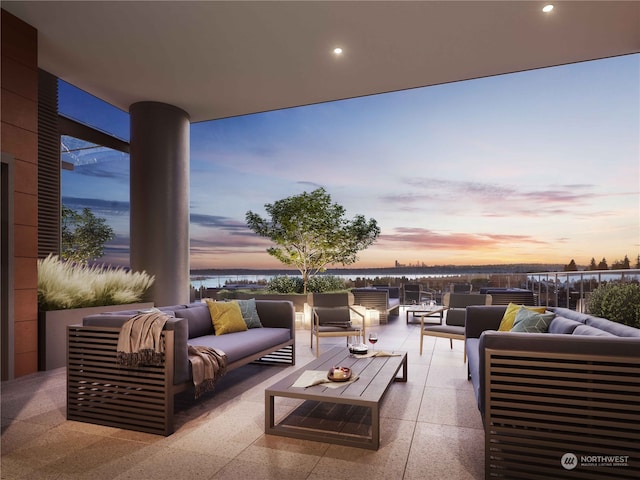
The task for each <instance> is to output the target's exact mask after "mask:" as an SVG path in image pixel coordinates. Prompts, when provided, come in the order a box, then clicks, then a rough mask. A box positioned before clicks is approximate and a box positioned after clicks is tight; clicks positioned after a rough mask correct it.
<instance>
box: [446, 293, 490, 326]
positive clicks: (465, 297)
mask: <svg viewBox="0 0 640 480" xmlns="http://www.w3.org/2000/svg"><path fill="white" fill-rule="evenodd" d="M442 303H444V305H445V306H447V307H449V309H448V310H447V312H446V317H445V321H446V324H447V325H452V326H458V327H464V325H465V323H466V316H467V307H469V306H472V305H491V295H484V294H479V293H446V294H445V295H444V298H443V300H442Z"/></svg>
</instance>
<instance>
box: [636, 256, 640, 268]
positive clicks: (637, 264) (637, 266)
mask: <svg viewBox="0 0 640 480" xmlns="http://www.w3.org/2000/svg"><path fill="white" fill-rule="evenodd" d="M635 268H640V255H638V257H637V258H636V266H635Z"/></svg>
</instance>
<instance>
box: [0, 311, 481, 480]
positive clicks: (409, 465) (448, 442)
mask: <svg viewBox="0 0 640 480" xmlns="http://www.w3.org/2000/svg"><path fill="white" fill-rule="evenodd" d="M372 329H374V330H376V331H377V332H378V334H379V337H380V340H379V342H378V343H377V344H376V348H377V349H381V350H388V349H396V350H405V351H407V352H408V362H409V365H408V373H409V379H408V382H407V383H394V384H392V385H391V387H390V388H389V390H388V392H387V395H386V396H385V399H384V401H383V405H382V409H381V446H380V449H379V450H377V451H371V450H364V449H359V448H351V447H342V446H337V445H330V444H326V443H321V442H311V441H305V440H296V439H289V438H285V437H276V436H271V435H265V434H264V389H265V388H266V387H268V386H269V385H270V384H272V383H274V382H276V381H277V380H279V379H280V378H282V377H283V376H285V375H288V374H289V373H291V371H293V369H298V368H300V367H303V366H304V365H305V364H306V363H308V362H309V361H311V360H312V359H314V358H315V352H314V351H313V350H311V349H310V348H309V331H308V330H302V329H301V330H298V331H297V334H296V366H295V367H281V366H263V365H247V366H245V367H242V368H240V369H237V370H235V371H232V372H230V373H228V374H227V375H226V376H225V377H224V378H223V379H222V380H221V381H220V382H219V383H218V385H217V387H216V390H215V391H214V392H211V393H209V394H207V395H206V396H205V397H204V398H201V399H200V400H199V401H197V402H194V401H192V400H191V399H190V398H188V397H181V398H180V399H178V400H177V402H176V403H177V406H176V409H177V413H176V432H175V433H174V434H173V435H170V436H169V437H162V436H157V435H150V434H145V433H139V432H131V431H127V430H122V429H117V428H111V427H103V426H98V425H91V424H86V423H80V422H74V421H67V420H66V418H65V414H66V412H65V408H66V398H65V382H66V371H65V369H64V368H62V369H57V370H53V371H50V372H39V373H37V374H33V375H29V376H26V377H22V378H19V379H16V380H12V381H8V382H2V384H1V391H0V396H1V400H2V403H1V412H0V413H1V415H2V437H1V440H0V451H1V463H0V472H1V478H2V479H7V480H14V479H16V480H17V479H20V480H44V479H46V480H54V479H55V480H67V479H78V480H82V479H87V480H89V479H91V480H103V479H104V480H106V479H109V480H111V479H114V480H124V479H136V480H147V479H149V480H162V479H171V480H182V479H188V480H193V479H202V480H217V479H221V480H222V479H228V480H235V479H239V480H261V479H277V480H289V479H291V480H298V479H299V480H303V479H309V480H325V479H326V480H342V479H344V480H354V479H367V480H376V479H380V480H382V479H384V480H396V479H398V480H399V479H406V480H413V479H416V480H417V479H420V480H424V479H438V480H440V479H447V480H480V479H482V478H483V470H484V434H483V429H482V421H481V418H480V414H479V412H478V409H477V407H476V404H475V398H474V395H473V389H472V387H471V384H470V383H469V382H468V381H467V376H466V372H467V370H466V365H465V364H464V362H463V359H462V347H463V344H462V342H459V341H454V343H453V350H450V348H449V341H448V340H447V339H435V338H431V337H425V345H424V350H423V354H422V356H421V355H419V354H418V346H419V326H418V325H415V324H409V325H407V324H406V323H405V317H404V312H403V311H402V310H401V311H400V315H399V316H392V317H390V319H389V323H388V324H387V325H381V326H376V327H372ZM343 342H344V339H342V338H337V339H330V338H327V339H322V340H321V342H320V346H321V350H322V351H324V350H325V349H326V348H330V347H331V346H332V345H341V344H343ZM295 405H296V403H295V402H294V401H291V403H290V404H288V403H287V402H286V401H285V402H279V404H278V410H279V411H278V412H277V414H280V415H284V414H286V413H287V411H289V410H291V409H293V408H295Z"/></svg>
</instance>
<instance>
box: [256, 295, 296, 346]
mask: <svg viewBox="0 0 640 480" xmlns="http://www.w3.org/2000/svg"><path fill="white" fill-rule="evenodd" d="M256 310H257V311H258V316H259V317H260V323H262V326H264V327H271V328H288V329H289V330H290V331H291V338H295V334H296V331H295V326H296V311H295V309H294V307H293V303H292V302H290V301H288V300H256Z"/></svg>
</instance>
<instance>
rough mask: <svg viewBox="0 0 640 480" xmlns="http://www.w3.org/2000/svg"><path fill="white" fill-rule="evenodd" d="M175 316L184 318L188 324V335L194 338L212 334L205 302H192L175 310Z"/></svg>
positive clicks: (209, 316) (209, 314)
mask: <svg viewBox="0 0 640 480" xmlns="http://www.w3.org/2000/svg"><path fill="white" fill-rule="evenodd" d="M175 315H176V318H184V319H186V320H187V324H188V325H189V330H188V331H189V337H188V338H196V337H203V336H205V335H213V333H214V332H213V323H212V322H211V313H210V312H209V307H208V306H207V304H206V303H199V304H193V305H192V306H189V308H183V309H181V310H176V311H175Z"/></svg>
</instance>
